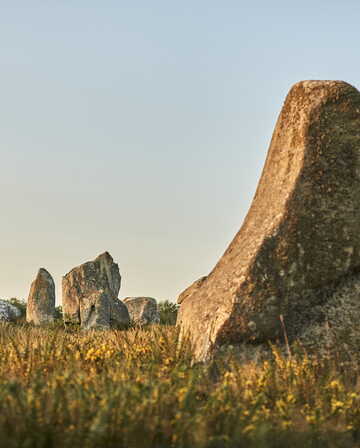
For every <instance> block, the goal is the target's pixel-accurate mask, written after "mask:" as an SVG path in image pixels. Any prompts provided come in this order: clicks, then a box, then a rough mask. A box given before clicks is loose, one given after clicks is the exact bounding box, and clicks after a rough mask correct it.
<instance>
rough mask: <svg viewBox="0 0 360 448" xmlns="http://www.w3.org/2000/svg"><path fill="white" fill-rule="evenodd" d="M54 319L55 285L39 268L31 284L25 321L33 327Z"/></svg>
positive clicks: (42, 269)
mask: <svg viewBox="0 0 360 448" xmlns="http://www.w3.org/2000/svg"><path fill="white" fill-rule="evenodd" d="M54 318H55V283H54V280H53V278H52V276H51V275H50V274H49V272H48V271H47V270H46V269H44V268H41V269H39V272H38V274H37V276H36V279H35V280H34V281H33V282H32V284H31V288H30V293H29V298H28V301H27V306H26V320H27V322H32V323H33V324H35V325H42V324H48V323H51V322H53V321H54Z"/></svg>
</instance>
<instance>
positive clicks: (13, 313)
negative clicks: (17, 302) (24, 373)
mask: <svg viewBox="0 0 360 448" xmlns="http://www.w3.org/2000/svg"><path fill="white" fill-rule="evenodd" d="M20 317H21V310H19V308H17V307H16V306H14V305H12V304H11V303H9V302H8V301H6V300H0V322H16V321H17V320H18V319H19V318H20Z"/></svg>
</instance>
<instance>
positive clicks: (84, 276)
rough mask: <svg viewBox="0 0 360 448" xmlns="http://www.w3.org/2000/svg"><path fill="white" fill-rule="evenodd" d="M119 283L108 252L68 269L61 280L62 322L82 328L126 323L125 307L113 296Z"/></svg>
mask: <svg viewBox="0 0 360 448" xmlns="http://www.w3.org/2000/svg"><path fill="white" fill-rule="evenodd" d="M120 286H121V276H120V272H119V266H118V265H117V264H116V263H114V261H113V258H112V257H111V255H110V254H109V253H108V252H104V253H103V254H101V255H99V256H98V257H97V258H96V259H95V260H94V261H88V262H87V263H84V264H82V265H80V266H78V267H76V268H74V269H72V270H71V271H70V272H69V273H68V274H66V275H65V276H64V277H63V282H62V300H63V312H64V320H65V322H66V323H74V324H80V325H81V327H82V328H86V329H90V328H103V329H106V328H110V327H121V326H126V325H128V324H129V322H130V318H129V313H128V311H127V308H126V307H125V306H124V305H123V304H122V303H121V302H120V300H119V299H118V298H117V297H118V294H119V291H120Z"/></svg>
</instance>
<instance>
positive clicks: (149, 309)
mask: <svg viewBox="0 0 360 448" xmlns="http://www.w3.org/2000/svg"><path fill="white" fill-rule="evenodd" d="M124 303H125V305H126V306H127V309H128V310H129V314H130V319H131V320H132V321H133V322H134V324H135V325H141V326H142V325H148V324H159V323H160V314H159V311H158V307H157V303H156V300H155V299H153V298H152V297H126V299H124Z"/></svg>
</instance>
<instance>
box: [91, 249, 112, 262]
mask: <svg viewBox="0 0 360 448" xmlns="http://www.w3.org/2000/svg"><path fill="white" fill-rule="evenodd" d="M98 260H107V261H109V262H110V263H112V262H113V261H114V259H113V257H112V256H111V255H110V253H109V252H108V251H105V252H103V253H102V254H100V255H98V256H97V257H96V258H95V260H94V261H98Z"/></svg>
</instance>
